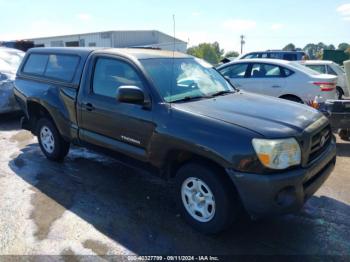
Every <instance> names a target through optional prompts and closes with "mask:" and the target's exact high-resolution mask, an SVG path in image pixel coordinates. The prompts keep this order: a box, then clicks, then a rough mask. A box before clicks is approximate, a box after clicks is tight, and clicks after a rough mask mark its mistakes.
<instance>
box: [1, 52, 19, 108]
mask: <svg viewBox="0 0 350 262" xmlns="http://www.w3.org/2000/svg"><path fill="white" fill-rule="evenodd" d="M23 56H24V52H22V51H20V50H16V49H11V48H4V47H0V114H2V113H9V112H14V111H18V110H19V107H18V105H17V102H16V101H15V97H14V95H13V87H14V81H15V76H16V72H17V68H18V66H19V64H20V63H21V61H22V59H23Z"/></svg>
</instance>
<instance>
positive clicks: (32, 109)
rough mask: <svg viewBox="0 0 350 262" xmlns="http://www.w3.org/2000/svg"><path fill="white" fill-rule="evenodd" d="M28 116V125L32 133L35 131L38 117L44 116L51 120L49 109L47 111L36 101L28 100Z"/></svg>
mask: <svg viewBox="0 0 350 262" xmlns="http://www.w3.org/2000/svg"><path fill="white" fill-rule="evenodd" d="M28 116H29V121H30V127H31V130H32V132H33V133H35V131H36V130H35V128H36V124H37V122H38V120H39V119H40V118H42V117H44V116H45V117H47V118H49V119H50V120H52V117H51V115H50V113H49V111H47V109H46V108H45V107H43V106H42V105H40V104H39V103H36V102H28ZM53 123H54V122H53Z"/></svg>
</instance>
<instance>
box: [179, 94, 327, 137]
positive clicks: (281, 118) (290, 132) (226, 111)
mask: <svg viewBox="0 0 350 262" xmlns="http://www.w3.org/2000/svg"><path fill="white" fill-rule="evenodd" d="M173 108H174V109H177V110H183V111H187V112H189V113H191V114H197V115H201V116H205V117H209V118H212V119H215V120H219V121H223V122H225V123H229V124H233V125H237V126H241V127H244V128H247V129H249V130H251V131H254V132H256V133H259V134H260V135H262V136H265V137H266V138H282V137H290V136H296V135H297V134H300V133H301V132H303V130H304V129H305V128H306V127H308V126H309V125H311V124H312V123H313V122H315V121H316V120H318V119H319V118H321V117H322V116H323V115H322V114H321V113H320V112H319V111H317V110H315V109H313V108H311V107H309V106H306V105H302V104H298V103H295V102H291V101H287V100H283V99H279V98H274V97H269V96H263V95H257V94H253V93H247V92H239V93H234V94H230V95H225V96H220V97H216V98H212V99H203V100H199V101H192V102H184V103H175V104H173Z"/></svg>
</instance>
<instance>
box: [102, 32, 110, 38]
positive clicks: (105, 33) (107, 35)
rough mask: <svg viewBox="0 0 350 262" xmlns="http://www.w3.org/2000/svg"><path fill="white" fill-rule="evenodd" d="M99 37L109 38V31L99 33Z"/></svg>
mask: <svg viewBox="0 0 350 262" xmlns="http://www.w3.org/2000/svg"><path fill="white" fill-rule="evenodd" d="M101 38H102V39H107V38H111V33H110V32H104V33H101Z"/></svg>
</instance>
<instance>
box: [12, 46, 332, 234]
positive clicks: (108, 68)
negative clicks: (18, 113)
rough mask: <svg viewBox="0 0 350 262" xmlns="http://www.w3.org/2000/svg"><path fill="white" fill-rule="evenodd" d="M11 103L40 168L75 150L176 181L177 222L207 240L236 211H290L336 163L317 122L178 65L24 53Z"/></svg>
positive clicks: (137, 53) (123, 57) (140, 56)
mask: <svg viewBox="0 0 350 262" xmlns="http://www.w3.org/2000/svg"><path fill="white" fill-rule="evenodd" d="M15 95H16V98H17V99H18V102H19V104H20V105H21V108H22V109H23V111H24V113H25V117H24V118H22V126H23V128H25V129H28V130H31V131H32V132H33V133H34V134H35V135H37V136H38V141H39V145H40V147H41V150H42V152H43V153H44V154H45V155H46V157H47V158H48V159H50V160H53V161H61V160H63V158H64V157H65V156H66V155H67V154H68V151H69V147H70V144H71V143H74V144H78V145H81V146H92V147H93V148H95V149H98V148H99V149H102V150H103V151H104V152H106V151H109V152H110V153H113V155H117V156H118V158H119V159H120V160H122V161H123V163H125V164H131V165H132V166H134V167H135V166H137V165H138V164H139V165H140V166H141V167H142V168H143V169H144V170H147V167H148V168H149V169H148V170H152V171H153V172H154V173H155V174H158V175H159V176H161V177H163V178H166V179H174V180H175V183H174V184H173V185H174V187H175V190H174V193H175V196H176V200H177V203H178V205H179V208H180V211H181V214H182V216H183V217H184V218H185V219H186V221H187V222H188V223H189V224H191V225H192V226H194V227H195V228H196V229H198V230H200V231H202V232H205V233H218V232H220V231H222V230H224V229H226V228H227V227H228V226H230V225H231V224H232V223H234V222H235V221H237V218H238V217H239V215H240V213H241V211H243V210H245V211H247V212H248V213H249V214H251V215H252V216H255V217H261V216H266V215H271V214H281V213H291V212H294V211H296V210H299V209H300V208H301V207H302V206H303V205H304V203H305V201H306V200H307V199H308V198H310V197H311V196H312V195H313V194H314V193H315V192H316V191H317V189H318V188H319V187H320V186H321V185H322V184H323V183H324V181H325V180H326V179H327V178H328V176H329V175H330V174H331V172H332V170H333V168H334V166H335V162H336V143H335V138H334V136H333V135H332V133H331V132H330V125H329V121H328V119H327V118H326V117H325V116H324V115H323V114H322V113H321V112H319V111H317V110H314V109H313V108H311V107H306V106H303V105H299V104H297V103H291V102H289V101H284V100H281V99H276V98H273V97H268V96H261V95H257V94H252V93H248V92H240V91H238V90H235V89H234V88H233V87H232V86H231V85H230V84H229V82H228V81H227V80H226V79H225V78H224V77H222V75H220V74H219V73H218V72H217V71H216V70H214V69H213V68H212V66H211V65H209V64H207V63H206V62H204V61H202V60H199V59H196V58H194V57H191V56H188V55H186V54H181V53H174V52H166V51H159V50H143V49H86V48H33V49H31V50H29V51H28V53H27V55H26V57H25V59H24V61H23V62H22V65H21V66H20V69H19V70H18V73H17V78H16V88H15ZM131 191H133V193H134V194H137V193H138V192H137V191H136V190H131ZM159 208H163V207H159ZM121 215H123V214H121ZM116 219H118V218H116Z"/></svg>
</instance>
